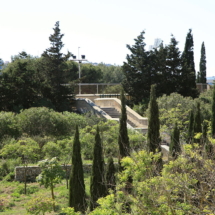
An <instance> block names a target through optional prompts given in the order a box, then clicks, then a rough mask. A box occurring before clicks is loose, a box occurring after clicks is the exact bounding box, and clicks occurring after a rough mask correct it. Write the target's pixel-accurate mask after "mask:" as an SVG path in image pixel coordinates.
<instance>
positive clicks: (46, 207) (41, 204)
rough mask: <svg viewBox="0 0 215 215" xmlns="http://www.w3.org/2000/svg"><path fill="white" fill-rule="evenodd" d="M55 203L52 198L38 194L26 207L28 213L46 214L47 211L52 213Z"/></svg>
mask: <svg viewBox="0 0 215 215" xmlns="http://www.w3.org/2000/svg"><path fill="white" fill-rule="evenodd" d="M53 203H54V201H53V200H52V199H51V198H47V197H45V196H38V197H35V198H33V199H31V200H30V201H29V202H27V204H26V205H25V208H26V210H27V213H28V214H35V215H39V214H45V213H46V212H49V213H50V212H51V211H52V210H53V208H52V205H53Z"/></svg>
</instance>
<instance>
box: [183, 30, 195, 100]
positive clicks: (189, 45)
mask: <svg viewBox="0 0 215 215" xmlns="http://www.w3.org/2000/svg"><path fill="white" fill-rule="evenodd" d="M193 46H194V45H193V35H192V30H191V29H189V32H188V33H187V37H186V42H185V47H184V51H183V53H182V56H181V61H182V69H181V77H180V80H179V81H180V82H181V87H180V89H179V93H180V94H181V95H183V96H191V97H192V98H196V97H197V96H198V95H199V93H198V90H197V88H196V74H195V73H196V71H195V63H194V52H193Z"/></svg>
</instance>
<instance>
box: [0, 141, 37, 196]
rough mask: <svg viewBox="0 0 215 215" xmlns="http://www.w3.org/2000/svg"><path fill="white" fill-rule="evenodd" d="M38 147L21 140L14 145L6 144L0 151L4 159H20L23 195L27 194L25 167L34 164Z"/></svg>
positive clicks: (31, 142)
mask: <svg viewBox="0 0 215 215" xmlns="http://www.w3.org/2000/svg"><path fill="white" fill-rule="evenodd" d="M38 152H39V146H38V144H37V143H36V142H35V141H34V140H32V139H30V138H26V139H21V140H19V141H17V142H16V143H15V144H14V143H10V144H6V145H5V146H4V148H3V149H2V150H1V153H0V155H1V156H2V157H4V158H17V157H21V159H22V163H23V165H24V182H25V187H24V194H26V193H27V167H28V164H29V163H30V162H34V161H35V159H36V158H37V157H38Z"/></svg>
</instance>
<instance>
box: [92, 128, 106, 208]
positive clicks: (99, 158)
mask: <svg viewBox="0 0 215 215" xmlns="http://www.w3.org/2000/svg"><path fill="white" fill-rule="evenodd" d="M104 178H105V172H104V158H103V151H102V144H101V138H100V134H99V127H98V126H97V131H96V136H95V145H94V150H93V164H92V174H91V180H90V196H91V201H90V209H91V210H93V209H94V208H95V207H96V206H97V205H98V204H97V203H96V201H97V200H98V199H99V198H101V197H104V196H105V195H106V194H107V190H106V186H105V180H104Z"/></svg>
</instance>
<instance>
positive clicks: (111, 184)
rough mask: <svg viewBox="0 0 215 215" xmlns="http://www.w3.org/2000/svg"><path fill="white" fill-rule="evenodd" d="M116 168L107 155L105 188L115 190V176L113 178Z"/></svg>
mask: <svg viewBox="0 0 215 215" xmlns="http://www.w3.org/2000/svg"><path fill="white" fill-rule="evenodd" d="M115 173H116V168H115V166H114V162H113V158H112V157H109V158H108V162H107V170H106V177H105V178H106V186H107V190H109V189H111V190H115V186H116V178H115Z"/></svg>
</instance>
